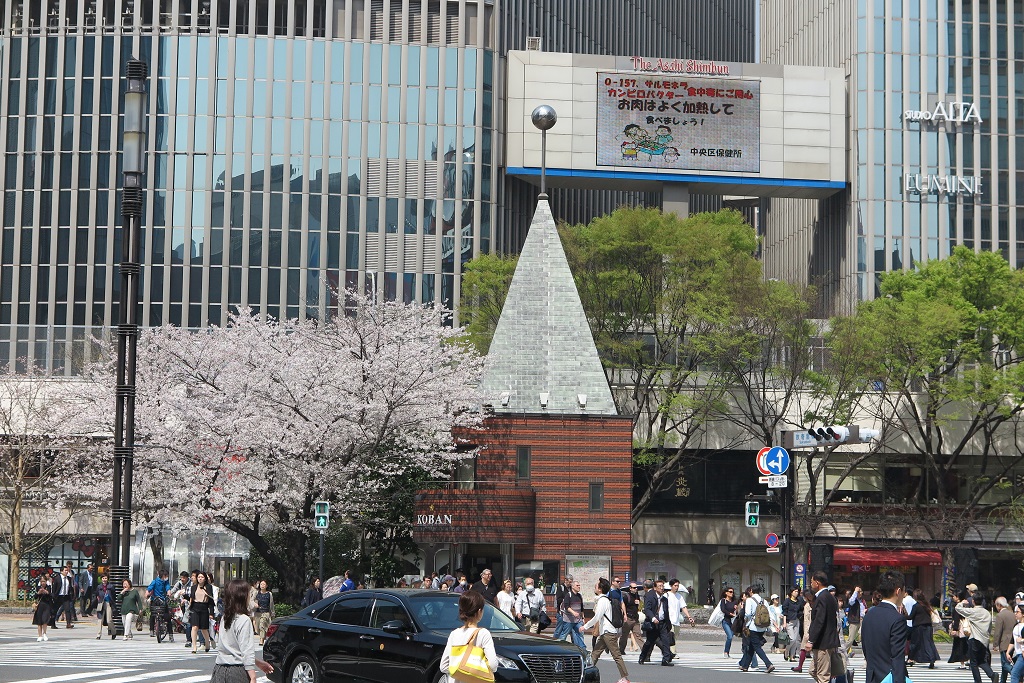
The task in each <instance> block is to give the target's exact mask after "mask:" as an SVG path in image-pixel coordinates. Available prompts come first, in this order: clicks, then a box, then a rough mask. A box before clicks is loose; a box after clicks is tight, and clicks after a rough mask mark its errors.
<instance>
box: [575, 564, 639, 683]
mask: <svg viewBox="0 0 1024 683" xmlns="http://www.w3.org/2000/svg"><path fill="white" fill-rule="evenodd" d="M610 590H611V584H609V583H608V579H606V578H604V577H602V578H600V579H598V580H597V584H596V585H595V586H594V594H595V595H597V602H595V603H594V616H593V617H591V618H590V621H588V622H587V623H585V624H583V630H586V629H589V628H593V627H594V626H596V627H597V629H596V631H597V643H596V644H595V645H594V653H593V655H592V661H593V663H594V666H597V661H598V660H599V659H601V654H602V653H603V652H604V651H605V650H608V652H609V653H611V656H612V659H614V660H615V666H617V667H618V669H619V680H618V683H629V671H627V670H626V663H625V662H624V661H622V653H621V652H620V651H619V643H618V639H619V628H621V627H622V606H621V602H620V605H619V608H618V609H616V608H615V606H613V605H612V601H611V599H610V598H609V597H608V593H609V591H610ZM616 624H618V625H616Z"/></svg>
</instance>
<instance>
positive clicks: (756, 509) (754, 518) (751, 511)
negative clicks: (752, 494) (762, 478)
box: [746, 501, 761, 527]
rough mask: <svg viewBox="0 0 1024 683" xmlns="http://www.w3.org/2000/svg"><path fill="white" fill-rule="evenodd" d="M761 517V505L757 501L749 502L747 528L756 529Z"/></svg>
mask: <svg viewBox="0 0 1024 683" xmlns="http://www.w3.org/2000/svg"><path fill="white" fill-rule="evenodd" d="M760 516H761V504H760V503H758V502H757V501H747V506H746V521H747V526H749V527H756V526H757V523H758V518H759V517H760Z"/></svg>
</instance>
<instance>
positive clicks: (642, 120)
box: [597, 72, 761, 173]
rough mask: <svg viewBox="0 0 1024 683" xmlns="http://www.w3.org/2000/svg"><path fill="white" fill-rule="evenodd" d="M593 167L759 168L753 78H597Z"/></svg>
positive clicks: (756, 91) (610, 75)
mask: <svg viewBox="0 0 1024 683" xmlns="http://www.w3.org/2000/svg"><path fill="white" fill-rule="evenodd" d="M597 79H598V80H597V165H598V166H626V167H635V168H649V169H663V170H702V171H738V172H749V173H757V172H758V171H760V169H761V159H760V151H761V147H760V146H761V83H760V81H756V80H739V79H731V78H703V77H690V76H687V77H685V78H684V77H681V76H680V77H674V76H670V77H665V76H659V75H653V74H651V75H648V74H633V73H609V72H603V73H600V72H599V73H598V74H597Z"/></svg>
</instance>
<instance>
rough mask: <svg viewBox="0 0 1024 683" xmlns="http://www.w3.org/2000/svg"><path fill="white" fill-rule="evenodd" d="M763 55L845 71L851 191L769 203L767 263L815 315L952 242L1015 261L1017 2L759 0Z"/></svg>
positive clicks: (1020, 248)
mask: <svg viewBox="0 0 1024 683" xmlns="http://www.w3.org/2000/svg"><path fill="white" fill-rule="evenodd" d="M762 29H763V30H762V40H761V57H762V59H763V61H765V62H770V63H786V64H808V65H820V66H838V67H844V68H845V69H846V70H847V73H848V74H849V81H848V83H849V86H848V87H849V117H848V120H849V136H848V145H849V178H850V186H849V190H848V192H844V193H842V194H841V195H837V196H836V197H833V198H831V199H828V200H823V201H820V202H806V201H800V200H771V201H766V202H764V206H763V213H762V215H763V217H764V223H765V225H766V249H765V253H766V264H767V265H768V269H769V271H770V273H771V274H772V275H774V276H776V277H786V278H791V279H803V280H804V281H809V282H812V283H814V284H817V285H819V287H820V288H821V294H822V301H821V312H822V313H823V314H827V313H832V312H841V311H844V310H849V309H850V308H851V307H852V306H853V305H854V304H855V303H856V302H857V301H862V300H865V299H869V298H872V297H874V296H876V295H877V293H878V282H879V274H880V273H883V272H885V271H888V270H896V269H905V268H912V267H913V266H914V264H915V263H917V262H921V261H927V260H930V259H940V258H944V257H946V256H948V255H949V253H950V251H951V250H952V248H953V247H954V246H956V245H958V244H963V245H967V246H969V247H971V248H973V249H976V250H979V251H981V250H983V251H998V252H1000V253H1002V254H1003V255H1004V256H1005V257H1006V258H1007V259H1008V260H1009V261H1010V263H1011V264H1012V265H1013V266H1015V267H1021V266H1022V265H1024V211H1022V210H1021V209H1020V208H1019V206H1018V205H1019V204H1020V203H1021V200H1024V171H1019V170H1018V167H1019V166H1021V165H1022V164H1024V135H1022V133H1024V95H1022V93H1024V2H1022V1H1021V0H1011V1H999V2H997V1H996V0H924V1H921V0H813V1H809V2H801V3H795V4H794V3H790V2H786V1H785V0H764V1H763V3H762Z"/></svg>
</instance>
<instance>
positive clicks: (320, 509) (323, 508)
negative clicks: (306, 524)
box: [313, 500, 331, 531]
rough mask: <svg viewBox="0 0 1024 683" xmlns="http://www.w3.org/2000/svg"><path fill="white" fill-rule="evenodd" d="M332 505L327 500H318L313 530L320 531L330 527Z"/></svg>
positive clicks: (314, 511) (315, 506)
mask: <svg viewBox="0 0 1024 683" xmlns="http://www.w3.org/2000/svg"><path fill="white" fill-rule="evenodd" d="M330 520H331V504H330V503H329V502H328V501H326V500H318V501H316V502H315V503H314V504H313V528H314V529H318V530H320V531H323V530H325V529H326V528H327V527H328V526H329V525H330Z"/></svg>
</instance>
